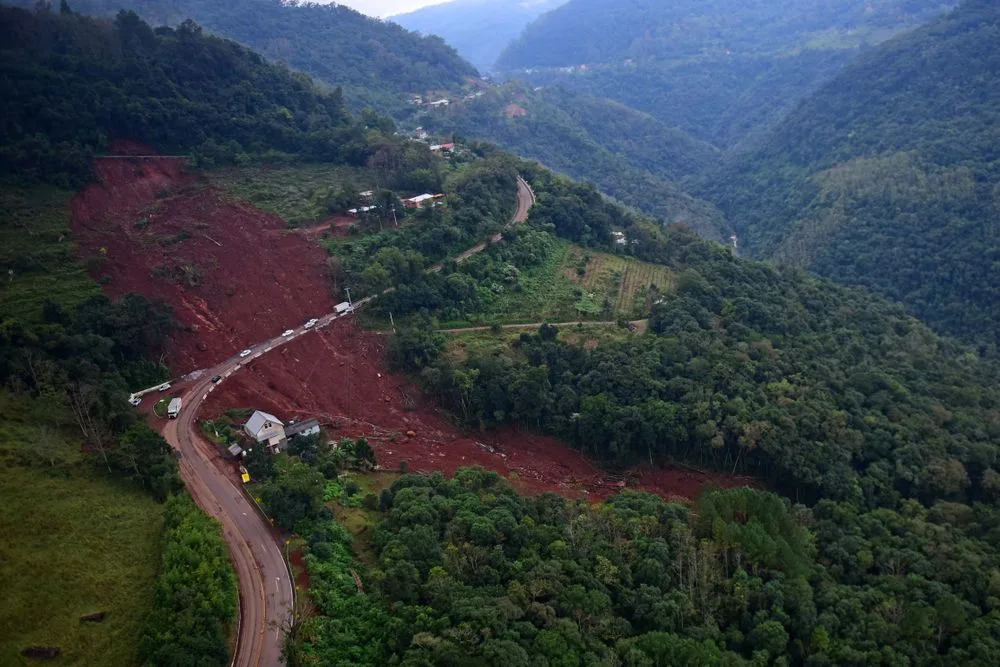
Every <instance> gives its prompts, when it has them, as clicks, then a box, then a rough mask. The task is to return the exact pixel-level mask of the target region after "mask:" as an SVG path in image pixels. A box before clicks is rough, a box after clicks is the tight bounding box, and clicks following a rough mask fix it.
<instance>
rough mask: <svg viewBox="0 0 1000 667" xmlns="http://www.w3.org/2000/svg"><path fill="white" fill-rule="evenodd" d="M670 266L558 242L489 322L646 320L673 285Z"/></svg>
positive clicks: (524, 276)
mask: <svg viewBox="0 0 1000 667" xmlns="http://www.w3.org/2000/svg"><path fill="white" fill-rule="evenodd" d="M674 282H675V278H674V275H673V273H672V272H671V271H670V269H668V268H666V267H664V266H659V265H657V264H651V263H648V262H641V261H639V260H637V259H633V258H631V257H622V256H618V255H613V254H610V253H602V252H597V251H593V250H588V249H585V248H582V247H580V246H577V245H573V244H570V243H566V242H564V241H558V242H557V244H556V249H555V250H554V251H553V252H552V253H551V254H550V255H549V259H548V261H547V262H546V263H545V264H543V265H541V266H539V267H536V268H533V269H531V270H529V271H525V272H524V273H523V274H522V275H521V277H520V283H521V285H522V289H521V290H520V291H518V292H516V293H509V294H505V295H504V296H503V297H502V298H501V299H499V306H498V307H497V308H496V309H495V310H494V311H493V312H491V313H487V314H484V316H483V320H484V321H485V322H486V323H490V324H492V323H494V322H497V323H517V322H543V321H547V322H570V321H578V320H579V321H588V320H589V321H598V320H615V319H618V318H624V319H627V320H633V319H641V318H644V317H647V316H648V315H649V311H650V308H651V307H652V303H653V301H654V300H655V298H656V295H657V294H659V293H662V292H666V291H669V290H671V289H673V286H674Z"/></svg>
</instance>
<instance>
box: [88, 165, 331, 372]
mask: <svg viewBox="0 0 1000 667" xmlns="http://www.w3.org/2000/svg"><path fill="white" fill-rule="evenodd" d="M95 172H96V174H97V177H98V179H99V182H98V183H94V184H92V185H90V186H88V187H87V188H86V189H84V190H83V191H82V192H80V193H79V194H78V195H77V196H76V198H75V199H74V200H73V203H72V207H73V231H74V234H75V235H76V237H77V239H78V241H79V245H80V251H81V253H83V255H84V256H85V257H87V258H88V260H89V262H90V263H91V265H92V266H94V265H98V266H97V268H95V273H96V275H98V276H99V277H102V278H101V279H102V282H105V284H104V289H105V292H106V293H107V294H108V295H109V296H111V297H118V296H121V295H123V294H127V293H129V292H137V293H140V294H143V295H145V296H146V297H148V298H151V299H155V298H160V299H163V300H164V301H166V302H167V303H168V304H170V305H171V306H172V307H173V309H174V318H175V319H176V320H177V322H178V323H179V324H180V325H181V327H182V328H181V330H179V331H178V332H177V333H176V335H175V336H174V338H173V340H172V342H171V347H170V350H169V359H167V363H168V364H169V365H170V367H171V370H172V371H173V372H174V373H175V374H178V373H183V372H187V371H191V370H193V369H196V368H202V367H204V366H208V365H211V364H214V363H216V362H218V361H219V360H221V359H223V358H224V357H227V356H229V355H230V354H232V353H233V352H234V351H237V350H239V349H240V348H241V347H242V346H243V345H244V344H246V343H250V342H253V341H257V340H261V339H264V338H268V337H271V336H273V335H274V334H275V333H277V332H280V331H281V330H283V329H286V328H289V327H292V326H297V325H300V324H301V323H302V322H303V321H305V320H306V319H309V318H310V317H312V316H313V315H319V314H321V313H326V312H329V311H331V310H332V309H333V299H332V297H331V295H330V290H329V283H328V281H327V280H326V278H325V276H324V269H323V267H324V260H325V258H326V254H325V253H324V252H323V250H322V249H321V248H319V247H318V246H316V245H314V244H312V243H310V242H309V241H307V240H306V239H305V238H303V237H301V236H299V235H298V234H296V233H294V232H292V231H290V230H288V229H287V226H286V225H285V223H284V221H282V220H281V218H279V217H278V216H275V215H272V214H269V213H266V212H264V211H261V210H259V209H256V208H253V207H251V206H248V205H246V204H242V203H239V202H233V201H227V200H226V199H224V198H223V195H222V193H220V192H219V191H218V190H216V189H214V188H212V187H209V186H207V185H205V184H204V183H202V182H201V181H199V180H198V179H197V178H195V177H193V176H190V175H186V174H185V173H184V172H183V162H182V160H180V159H173V158H158V159H143V158H134V159H101V160H98V161H97V162H96V164H95ZM103 276H107V278H103ZM109 279H110V280H109Z"/></svg>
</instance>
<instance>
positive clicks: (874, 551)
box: [277, 163, 1000, 665]
mask: <svg viewBox="0 0 1000 667" xmlns="http://www.w3.org/2000/svg"><path fill="white" fill-rule="evenodd" d="M518 171H520V172H521V173H523V174H525V175H527V176H529V177H530V180H531V182H532V185H533V187H534V188H535V191H536V193H537V195H538V204H537V205H536V207H535V209H534V210H533V211H532V214H531V220H530V223H529V225H530V228H529V229H528V230H527V231H524V232H522V233H520V234H517V235H515V236H514V237H512V238H511V239H510V240H509V241H507V242H505V243H504V244H503V246H498V247H495V248H492V249H490V250H489V251H488V252H487V253H484V256H483V257H482V258H481V259H480V258H477V259H476V260H473V261H472V262H470V263H469V264H468V265H465V264H463V265H461V266H446V267H445V269H444V270H443V271H442V272H441V274H440V275H432V276H427V278H426V279H424V280H421V279H420V278H419V276H417V275H416V274H412V275H410V276H405V277H403V278H402V279H401V282H400V283H399V286H398V287H397V290H395V291H394V292H393V293H391V294H390V295H387V298H388V299H389V301H387V302H386V304H390V303H391V308H392V309H393V311H394V312H395V313H396V314H397V317H400V316H401V315H402V316H403V319H407V318H408V320H409V326H407V327H405V328H403V329H402V330H401V331H400V334H399V335H398V336H397V337H395V339H394V340H393V342H392V344H391V349H390V360H391V361H392V362H393V363H394V364H395V365H396V366H397V367H398V368H400V369H401V370H405V371H408V372H411V373H414V374H417V375H419V377H420V379H421V380H422V381H423V382H424V384H425V386H426V388H427V389H428V391H429V392H432V393H433V394H435V395H436V396H437V397H438V398H439V400H441V401H442V403H443V404H444V405H445V406H447V407H448V408H449V409H450V410H451V411H452V413H453V415H454V417H455V418H456V419H457V420H460V421H464V422H465V423H467V424H468V425H469V426H470V427H473V428H482V427H489V426H491V425H494V424H498V423H509V422H514V423H518V424H521V425H522V426H525V427H528V428H532V429H541V430H546V431H549V432H552V433H556V434H559V435H561V436H563V437H565V438H567V439H568V440H571V441H573V442H575V443H576V444H577V445H578V446H579V447H581V448H582V449H584V450H585V451H587V452H588V453H590V454H591V455H593V456H596V457H600V458H604V459H606V460H608V461H609V462H618V463H632V462H637V461H653V462H664V461H670V460H676V461H687V462H691V463H698V464H700V465H706V466H712V467H718V468H722V469H724V470H734V471H742V472H747V473H752V474H754V475H756V476H758V477H759V478H760V479H761V481H762V482H765V481H766V483H767V484H768V485H769V486H770V487H771V488H772V489H774V490H775V491H778V492H780V493H782V494H783V495H786V496H788V497H790V498H792V499H793V500H794V502H795V503H801V504H789V503H788V501H782V500H780V499H779V498H778V497H777V496H775V495H772V494H770V493H763V492H759V491H754V490H748V489H744V490H737V491H725V492H716V493H709V494H707V495H706V496H704V497H703V498H702V499H701V501H700V502H699V503H698V504H697V506H696V508H695V509H694V511H692V510H691V509H689V508H685V507H680V506H673V505H667V504H665V503H664V502H663V501H661V500H658V499H655V498H650V497H647V496H641V495H633V494H627V493H626V494H623V495H620V496H619V497H618V498H616V499H613V500H611V501H609V502H608V503H606V504H605V505H602V506H599V507H591V506H589V505H587V504H583V505H575V504H573V503H568V502H566V501H564V500H560V499H557V498H555V497H552V496H543V497H541V498H538V499H534V500H529V499H520V498H517V496H516V495H515V494H513V493H512V492H511V491H509V490H508V489H507V488H506V487H505V485H504V484H503V483H502V482H499V481H498V480H497V478H496V477H495V476H494V475H492V474H489V473H483V472H476V471H467V472H460V473H459V474H458V475H457V476H456V477H455V479H454V480H452V481H445V480H444V479H443V478H441V477H440V476H437V477H432V478H426V477H416V476H408V477H404V478H403V479H401V480H399V481H398V482H396V483H395V484H394V485H393V487H392V488H391V489H390V490H389V491H387V492H384V493H383V494H382V495H381V497H380V498H379V499H378V505H377V506H378V510H376V509H375V507H376V504H375V500H374V498H373V497H370V496H364V494H363V493H361V492H359V495H361V496H362V497H360V498H357V499H355V500H352V501H350V502H352V503H355V505H354V506H356V504H361V505H363V506H365V507H367V508H368V509H369V510H370V512H371V516H370V518H369V524H366V525H371V524H372V523H374V525H375V531H374V533H371V532H367V531H368V530H369V529H366V532H365V535H366V537H364V538H361V539H363V540H365V541H371V543H372V545H373V546H374V549H375V555H374V558H373V559H369V560H368V561H366V562H365V563H361V562H358V561H357V560H352V554H351V548H352V541H351V536H350V535H349V534H347V533H346V532H345V531H344V529H343V528H342V527H340V526H339V525H338V524H337V523H335V522H333V521H332V520H331V519H330V515H329V514H328V513H327V510H326V509H325V508H324V503H323V489H324V482H323V477H324V476H327V478H328V479H329V475H335V474H336V473H337V471H336V470H329V471H327V472H326V473H324V472H322V471H314V472H312V473H310V472H308V469H307V468H304V467H302V466H301V464H299V463H297V462H296V461H295V460H294V459H293V460H292V461H291V462H290V463H289V464H287V465H288V466H289V467H290V468H294V469H296V470H297V472H296V473H295V479H296V480H299V481H297V482H293V481H292V480H289V482H288V483H289V484H294V488H296V489H299V490H300V492H301V493H304V494H305V497H310V498H312V500H310V501H308V502H300V503H299V504H298V506H299V507H300V508H301V510H300V512H299V513H298V515H291V516H287V515H286V518H285V521H286V523H287V524H288V525H294V526H296V530H297V531H298V532H299V533H300V534H302V535H304V536H305V537H306V538H307V541H308V543H309V551H310V555H309V556H307V562H309V563H310V566H311V567H312V568H314V571H316V572H319V573H321V574H322V578H321V579H320V580H319V581H317V582H316V583H314V585H313V589H312V590H313V596H314V600H315V601H316V604H317V606H318V608H319V610H320V611H321V612H322V613H321V614H320V615H319V616H314V617H312V618H309V619H308V620H305V621H304V622H303V623H302V624H301V625H299V626H297V628H296V629H295V632H294V633H293V643H292V644H291V649H290V650H291V651H292V652H291V654H290V655H291V658H292V663H291V664H303V665H305V664H379V663H381V662H384V661H391V662H397V663H398V664H412V665H417V664H455V665H464V664H498V663H499V662H501V661H502V662H504V663H512V664H524V665H535V664H540V665H563V664H565V665H579V664H596V665H603V664H609V665H611V664H627V665H658V664H681V665H686V664H689V665H702V664H730V665H738V664H746V663H749V664H761V665H763V664H809V665H821V664H831V665H833V664H836V665H845V664H846V665H868V664H884V665H891V664H955V665H959V664H961V665H966V664H982V665H987V664H991V661H992V660H993V657H994V656H995V655H996V652H997V651H998V650H1000V644H998V642H1000V617H998V615H997V609H998V605H1000V595H998V594H1000V551H998V544H1000V543H998V539H1000V536H998V534H997V530H998V526H1000V523H998V520H1000V515H998V514H997V510H996V503H997V500H998V499H1000V473H998V472H997V469H998V466H1000V451H998V449H997V446H996V442H997V437H998V435H1000V421H998V419H997V414H998V412H997V408H998V406H1000V393H998V392H997V389H996V386H997V379H998V377H997V369H996V368H995V367H994V366H993V365H992V364H991V362H983V361H981V360H979V359H978V358H977V357H976V356H975V355H974V354H971V353H970V352H969V351H968V350H967V349H965V348H962V347H960V346H956V345H954V344H951V343H949V342H947V341H946V340H943V339H941V338H938V337H937V336H935V335H934V334H933V333H932V332H930V331H929V330H928V329H927V328H926V327H925V326H924V325H922V324H920V323H919V322H918V321H916V320H915V319H914V318H913V317H912V316H910V315H908V314H907V313H906V312H905V311H904V310H903V309H902V308H901V307H899V306H896V305H893V304H890V303H888V302H885V301H883V300H880V299H878V298H875V297H872V296H870V295H869V294H867V293H866V292H863V291H859V290H851V289H846V288H843V287H837V286H835V285H833V284H831V283H829V282H827V281H824V280H821V279H816V278H811V277H809V276H807V275H806V274H804V273H803V272H802V271H800V270H797V269H777V268H775V267H772V266H768V265H764V264H759V263H755V262H750V261H746V260H740V259H738V258H735V257H734V256H733V255H732V254H731V253H730V252H728V251H727V250H725V249H723V248H721V247H719V246H717V245H713V244H709V243H706V242H704V241H701V240H699V239H698V238H696V237H695V236H694V235H692V234H691V233H690V232H689V231H686V230H684V229H683V228H680V227H672V228H670V229H668V230H666V231H663V230H661V229H660V228H659V227H658V226H657V225H655V224H653V223H651V222H650V221H647V220H643V219H642V218H639V217H637V216H634V215H630V214H628V213H627V212H625V211H622V210H621V209H620V208H618V207H616V206H614V205H612V204H607V203H601V200H600V198H599V196H598V195H597V193H596V192H595V191H594V190H593V189H592V188H589V187H587V186H581V185H576V184H573V183H571V182H569V181H566V180H564V179H560V178H558V177H553V176H552V175H551V174H549V173H548V172H545V171H543V170H537V169H532V168H531V166H530V165H527V164H524V163H522V164H521V165H520V166H519V168H518ZM613 229H624V230H626V231H627V233H628V235H629V237H630V238H636V239H640V240H641V243H640V244H638V245H636V246H634V252H636V253H637V254H639V255H641V256H643V257H644V258H646V259H652V260H656V261H659V262H662V263H664V264H666V265H668V266H669V267H671V268H672V269H673V270H674V271H675V272H676V273H677V274H679V279H678V282H677V286H676V289H673V290H670V291H667V292H664V293H663V294H662V296H661V298H660V299H659V302H658V304H657V305H656V307H655V310H654V313H653V317H652V318H651V321H650V332H649V333H647V334H644V335H633V336H630V337H627V338H625V339H623V340H622V341H619V342H612V343H608V344H602V345H601V346H599V347H597V348H596V349H585V348H582V347H579V346H577V345H571V344H568V343H565V342H563V341H562V340H561V338H560V332H559V331H558V330H557V329H556V328H554V327H549V326H543V327H541V329H540V330H539V331H538V333H537V334H527V333H526V334H523V335H522V336H521V337H520V339H518V340H517V341H516V342H515V343H514V344H513V345H512V346H511V347H510V348H509V349H507V350H499V351H496V352H487V353H482V354H480V355H478V356H477V355H475V354H473V355H469V356H466V357H464V358H457V357H452V356H450V355H444V354H442V352H443V349H444V344H445V341H444V339H443V337H442V336H441V335H439V334H434V333H432V332H431V331H429V329H431V328H433V324H432V323H429V322H427V319H426V318H428V317H429V316H430V317H433V316H435V315H441V316H446V315H445V313H446V312H447V309H449V308H451V309H457V310H460V309H462V308H463V307H466V306H467V305H469V304H470V303H473V302H472V301H470V299H472V300H473V301H474V300H475V299H477V298H480V297H481V296H482V294H480V293H479V292H480V290H481V289H482V288H481V287H480V286H483V285H486V286H488V285H490V284H491V283H492V282H494V281H501V280H504V277H503V276H504V274H505V273H506V274H507V275H510V272H511V271H512V270H513V271H514V272H516V271H517V270H518V269H520V268H523V267H525V266H528V265H529V264H530V263H531V262H533V261H538V257H537V255H538V254H539V253H544V252H545V243H544V236H545V235H547V234H555V235H559V236H561V237H564V238H567V239H572V240H573V241H576V242H579V243H583V244H586V245H588V246H591V247H594V248H601V249H611V248H612V247H613V244H612V240H611V233H610V232H611V231H612V230H613ZM482 271H486V273H482ZM470 278H472V280H470ZM470 290H471V291H470ZM408 304H409V305H411V306H412V307H411V308H410V310H409V311H407V305H408ZM471 307H478V306H477V305H475V304H473V305H472V306H471ZM407 313H408V314H407ZM399 322H400V319H397V323H399ZM428 325H429V326H428ZM293 456H294V455H293ZM307 458H314V456H313V455H310V456H309V457H307ZM305 463H308V462H307V461H306V462H305ZM282 474H283V473H282V472H280V471H279V472H278V473H277V475H278V479H281V476H282ZM310 478H312V481H311V482H309V483H306V482H305V481H304V480H306V479H310ZM310 489H311V491H310ZM327 495H329V494H327ZM337 502H340V501H337ZM366 566H367V567H368V569H367V572H365V567H366ZM358 572H362V573H364V576H362V579H363V581H364V589H363V591H362V589H361V588H359V585H358V584H357V583H356V582H354V581H353V580H352V579H351V574H352V573H358ZM314 581H316V580H314Z"/></svg>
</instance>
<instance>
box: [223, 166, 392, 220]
mask: <svg viewBox="0 0 1000 667" xmlns="http://www.w3.org/2000/svg"><path fill="white" fill-rule="evenodd" d="M205 175H206V176H207V177H208V179H209V180H210V181H211V182H212V184H214V185H215V186H217V187H219V188H220V189H222V190H223V191H225V192H227V193H228V194H230V195H231V196H232V197H233V198H234V199H237V200H240V201H244V202H247V203H249V204H252V205H253V206H256V207H257V208H259V209H261V210H263V211H267V212H268V213H274V214H275V215H278V216H280V217H281V218H283V219H284V220H285V221H286V222H287V223H288V224H289V225H290V226H292V227H301V226H305V225H309V224H315V223H319V222H320V221H322V220H324V219H326V218H329V217H330V215H331V214H330V212H329V210H328V209H327V202H328V200H329V199H330V198H331V197H333V196H334V195H335V194H337V192H338V191H339V190H340V188H341V187H342V186H344V185H345V184H346V185H347V186H349V187H350V188H352V189H354V190H359V191H360V190H367V189H369V188H371V187H372V185H373V182H372V179H373V175H372V173H371V172H370V171H368V170H365V169H358V168H354V167H346V166H332V165H276V166H268V167H232V168H226V169H219V170H214V171H208V172H205Z"/></svg>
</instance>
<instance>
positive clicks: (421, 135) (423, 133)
mask: <svg viewBox="0 0 1000 667" xmlns="http://www.w3.org/2000/svg"><path fill="white" fill-rule="evenodd" d="M413 136H415V137H416V138H417V139H419V140H420V141H423V140H424V139H426V138H427V137H429V136H430V135H429V134H427V130H425V129H424V128H422V127H418V128H417V129H416V130H414V131H413Z"/></svg>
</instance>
